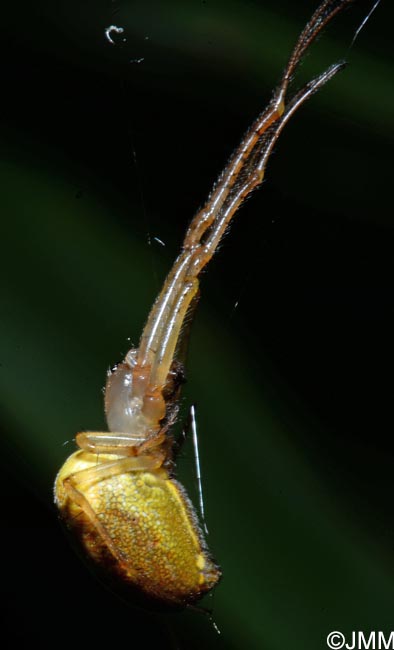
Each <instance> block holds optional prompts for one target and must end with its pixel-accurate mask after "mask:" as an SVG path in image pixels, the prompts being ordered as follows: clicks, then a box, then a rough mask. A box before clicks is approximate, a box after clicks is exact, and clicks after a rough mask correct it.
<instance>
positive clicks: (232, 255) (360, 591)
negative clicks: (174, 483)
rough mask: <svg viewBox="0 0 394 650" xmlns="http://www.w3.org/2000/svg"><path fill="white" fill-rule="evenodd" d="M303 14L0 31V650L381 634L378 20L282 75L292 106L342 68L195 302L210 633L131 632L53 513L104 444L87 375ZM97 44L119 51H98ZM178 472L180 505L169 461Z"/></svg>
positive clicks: (387, 348) (128, 8)
mask: <svg viewBox="0 0 394 650" xmlns="http://www.w3.org/2000/svg"><path fill="white" fill-rule="evenodd" d="M316 4H317V3H316V2H310V1H306V0H305V1H302V2H297V3H292V2H286V1H285V0H281V1H280V2H273V0H271V1H268V0H267V1H265V0H264V1H263V0H260V2H257V1H255V2H254V1H252V0H250V1H247V0H243V1H242V2H241V1H240V0H226V1H224V0H206V1H203V2H201V1H199V2H197V1H196V2H194V1H191V0H187V1H183V2H182V1H181V0H179V1H176V0H173V1H172V0H171V1H164V0H163V1H161V2H160V1H156V2H155V1H154V0H148V1H145V2H142V1H139V0H138V1H137V0H136V1H134V2H127V1H124V2H116V3H115V2H92V1H91V0H88V1H87V2H83V3H77V2H73V1H69V2H65V1H63V0H58V2H56V3H53V2H48V1H46V0H41V1H40V0H38V1H36V2H34V3H27V2H22V3H13V4H12V5H9V6H7V7H6V8H3V9H2V19H3V20H2V26H3V28H2V48H3V52H2V56H1V61H0V66H1V77H2V89H3V90H2V102H1V113H0V115H1V123H0V129H1V161H0V171H1V187H2V199H1V204H2V210H1V212H2V236H1V240H0V241H1V261H2V263H3V268H2V271H1V279H2V281H3V285H4V286H3V288H2V290H1V312H2V315H1V323H0V328H1V340H0V382H1V396H0V408H1V428H2V453H1V458H0V469H1V473H0V475H1V483H2V486H1V487H2V492H1V494H2V508H1V527H2V541H3V553H2V559H3V561H2V571H1V581H0V589H1V591H2V594H1V595H2V598H3V602H5V603H6V606H5V608H4V609H3V610H2V613H3V614H4V615H5V616H4V623H3V626H2V628H1V634H2V635H3V637H4V638H3V639H2V645H3V647H12V648H15V647H29V645H30V644H31V645H33V646H35V647H41V648H53V647H57V648H70V647H73V646H74V647H82V646H85V645H89V647H99V648H101V647H102V648H104V647H107V646H108V644H111V647H117V646H118V645H120V644H122V645H123V644H125V643H127V645H128V646H132V645H135V644H136V643H143V644H144V646H145V647H157V644H160V647H161V648H163V649H164V648H171V649H172V648H174V649H175V648H182V649H183V648H187V649H188V648H200V647H202V645H204V646H205V647H209V648H210V647H212V648H230V649H235V648H248V649H249V648H251V649H255V648H256V649H257V648H259V649H260V648H264V649H266V650H285V649H287V648H293V649H300V650H301V649H302V650H309V649H310V650H317V649H318V648H322V649H324V648H326V636H327V634H328V633H329V632H330V631H331V630H333V629H338V630H341V631H342V632H344V633H345V634H348V635H350V632H351V631H352V630H359V629H360V630H364V631H365V632H370V631H372V630H383V631H386V632H388V631H389V630H391V629H392V628H393V625H394V624H393V618H392V611H393V609H392V606H393V601H394V523H393V520H394V506H393V494H394V477H393V472H392V466H393V459H394V439H393V435H392V431H393V424H392V419H393V414H392V392H393V378H392V375H393V370H392V369H393V366H394V348H393V339H392V331H393V325H394V294H393V271H394V261H393V254H392V251H393V245H394V228H393V225H394V224H393V217H392V209H391V204H392V171H391V162H392V141H393V119H392V115H393V108H394V106H393V103H394V102H393V92H392V85H390V81H391V79H390V73H391V67H390V64H391V63H392V49H391V42H392V25H393V18H394V11H393V5H392V4H390V3H389V2H385V1H384V0H383V1H382V3H381V5H380V6H379V8H378V9H377V10H376V12H375V13H374V15H373V16H372V18H371V20H370V21H369V23H368V24H367V25H366V26H365V28H364V30H363V31H362V32H361V34H360V36H359V38H358V39H357V41H356V43H355V44H354V46H353V47H352V48H351V49H350V51H349V44H350V42H351V40H352V36H353V34H354V31H355V29H356V28H357V26H358V25H359V24H360V22H361V21H362V19H363V17H364V16H365V14H366V13H367V11H368V9H369V7H370V6H371V3H367V2H358V3H356V5H355V6H354V7H352V8H351V9H350V10H349V11H347V12H346V13H345V14H344V15H343V16H341V17H340V18H339V19H338V20H337V21H335V24H333V25H332V26H331V28H330V29H329V30H328V31H327V32H326V34H325V35H324V36H323V38H322V39H321V40H320V42H319V43H318V44H317V45H316V46H315V47H314V48H313V50H312V53H311V55H310V56H309V57H307V60H306V61H305V63H304V65H303V67H302V70H301V73H300V76H299V78H298V82H299V83H302V81H303V80H304V81H305V80H306V79H307V78H309V77H310V75H311V74H314V73H316V72H317V71H320V70H322V69H324V67H326V66H327V65H329V64H330V63H332V62H333V61H336V60H338V59H340V58H343V57H346V58H347V59H348V62H349V66H348V68H347V69H346V70H345V71H344V72H343V73H342V74H341V76H339V77H337V78H336V79H334V80H333V81H332V82H331V83H330V84H329V85H328V86H327V87H326V88H324V89H323V90H322V91H321V93H320V94H319V95H318V96H315V97H314V98H313V99H312V100H311V101H310V102H309V103H308V105H306V106H304V107H303V108H302V110H300V112H299V113H298V114H297V115H296V117H295V118H294V120H293V122H292V123H291V124H290V125H289V126H288V127H287V128H286V130H285V132H284V134H283V136H282V138H281V140H280V142H279V143H278V145H277V147H276V152H275V155H274V156H273V157H272V160H271V162H270V165H269V169H268V173H267V181H266V182H265V184H264V187H263V189H262V190H260V191H259V192H258V193H256V194H255V196H253V197H252V199H251V200H250V201H248V202H247V204H246V205H245V206H244V207H243V208H242V211H241V212H240V214H239V215H238V217H237V219H236V221H235V223H234V224H233V226H232V229H231V233H230V235H229V236H228V237H226V239H225V241H224V242H223V244H222V246H221V251H220V253H219V254H218V255H217V256H216V257H215V259H214V261H213V262H212V264H211V268H210V269H209V272H208V274H207V275H206V276H205V277H204V278H203V282H202V299H201V303H200V305H199V309H198V312H197V318H196V322H195V324H194V328H193V335H192V339H191V349H190V355H189V361H188V379H189V381H188V384H187V386H186V388H185V391H184V400H183V411H184V413H186V411H187V407H188V405H190V403H191V402H197V405H198V426H199V432H200V446H201V449H200V453H201V456H202V470H203V483H204V491H205V502H206V503H205V507H206V514H207V520H208V527H209V529H210V536H209V543H210V546H211V548H212V550H213V552H214V554H215V556H216V558H217V559H218V561H219V563H220V564H221V566H222V568H223V572H224V578H223V581H222V583H221V584H220V586H219V587H218V588H217V590H216V591H215V593H214V595H213V597H212V598H207V599H206V602H205V604H206V605H207V606H208V607H213V610H214V618H215V620H216V622H217V624H218V626H219V628H220V629H221V632H222V633H221V635H220V636H218V635H217V633H216V632H215V631H214V629H213V627H212V625H211V624H210V622H209V621H208V620H207V619H205V618H204V617H202V616H199V615H198V614H195V613H187V612H186V613H183V614H177V615H172V616H156V615H151V614H148V613H141V612H140V611H138V610H135V609H134V608H133V607H132V606H130V605H126V604H124V603H122V602H121V601H119V600H118V599H117V598H116V597H115V596H114V595H113V594H111V593H110V592H107V591H106V590H104V589H103V588H102V587H101V585H100V584H98V583H97V582H96V580H95V578H94V577H93V576H91V575H90V574H89V573H88V572H87V570H86V568H85V567H84V566H83V565H82V564H80V562H79V559H78V558H77V557H76V556H75V555H74V553H73V551H72V549H71V548H70V547H69V544H68V541H67V540H66V539H65V538H64V536H63V532H62V531H61V529H60V527H59V524H58V521H57V515H56V512H55V510H54V507H53V505H52V494H51V490H52V482H53V479H54V476H55V474H56V472H57V470H58V468H59V467H60V465H61V463H62V462H63V460H64V459H65V457H66V456H67V454H69V453H71V451H72V450H73V449H74V447H73V443H72V439H73V437H74V435H75V433H76V432H77V431H78V430H81V429H92V430H94V429H100V428H102V427H104V426H105V424H104V418H103V409H102V395H101V387H102V385H103V384H104V381H105V372H106V368H107V367H108V366H110V365H112V364H114V363H115V362H116V361H119V360H120V359H121V358H122V355H123V354H124V353H125V352H126V351H127V349H128V347H129V346H130V345H131V344H132V343H135V344H136V343H137V342H138V337H139V334H140V331H141V328H142V326H143V323H144V320H145V318H146V315H147V313H148V310H149V308H150V305H151V303H152V302H153V299H154V297H155V294H156V292H157V291H158V289H159V287H160V283H161V282H162V280H163V278H164V275H165V272H166V271H167V270H168V268H169V267H170V264H171V263H172V260H173V259H174V257H175V255H176V253H177V251H178V248H179V245H180V242H181V239H182V235H183V232H184V230H185V228H186V226H187V224H188V222H189V220H190V218H191V216H192V215H193V213H194V212H195V211H196V209H197V208H198V207H199V206H200V205H201V204H202V202H203V201H204V198H205V196H206V194H207V193H208V191H209V189H210V187H211V185H212V182H213V180H214V179H215V177H216V176H217V175H218V173H219V171H220V170H221V168H222V167H223V165H224V163H225V161H226V160H227V158H228V156H229V155H230V153H231V151H232V149H233V148H234V147H235V146H236V145H237V144H238V142H239V139H240V137H241V135H242V133H243V132H244V131H245V129H246V128H247V126H248V125H249V123H250V122H251V121H252V119H253V118H254V117H255V116H256V115H257V113H258V112H259V111H260V110H261V109H262V108H263V106H264V105H265V103H266V102H267V101H268V99H269V97H270V91H271V89H272V88H273V87H274V86H275V83H276V82H277V81H278V79H279V76H280V72H281V70H282V68H283V66H284V64H285V61H286V57H287V56H288V53H289V52H290V50H291V47H292V45H293V44H294V41H295V39H296V37H297V34H298V32H299V31H300V29H301V28H302V27H303V25H304V23H305V21H306V20H307V19H308V17H309V16H310V14H311V13H312V11H313V9H314V8H315V6H316ZM111 24H115V25H119V26H122V27H124V34H123V35H119V36H118V37H116V35H115V36H114V38H115V40H116V44H115V45H111V44H110V43H108V41H107V40H106V38H105V35H104V31H105V28H106V27H108V26H109V25H111ZM123 38H125V39H126V40H125V41H123ZM141 58H143V61H142V62H140V63H138V62H137V60H138V59H141ZM148 233H150V237H149V236H148ZM154 237H158V238H159V239H161V240H163V241H164V242H165V244H166V245H165V247H163V246H161V245H160V244H159V243H158V242H157V241H155V240H154V239H153V238H154ZM129 337H130V341H131V342H130V341H128V338H129ZM66 441H70V442H69V443H68V444H67V445H66V446H63V443H65V442H66ZM183 456H184V457H183V458H182V460H181V463H180V476H181V477H182V480H183V481H184V482H185V483H186V484H187V486H188V488H189V490H190V492H191V494H192V495H194V498H195V493H196V490H195V480H194V478H193V477H194V469H193V452H192V449H191V448H189V447H188V446H186V449H185V451H184V454H183ZM348 640H349V642H351V638H350V636H349V639H348Z"/></svg>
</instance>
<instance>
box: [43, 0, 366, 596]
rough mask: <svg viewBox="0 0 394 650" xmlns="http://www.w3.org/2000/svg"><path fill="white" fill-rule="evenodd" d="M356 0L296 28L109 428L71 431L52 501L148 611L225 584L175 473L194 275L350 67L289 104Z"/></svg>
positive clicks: (86, 547)
mask: <svg viewBox="0 0 394 650" xmlns="http://www.w3.org/2000/svg"><path fill="white" fill-rule="evenodd" d="M352 2H353V0H325V1H324V2H322V3H321V4H320V5H319V7H318V8H317V10H316V11H315V13H314V14H313V15H312V17H311V19H310V20H309V22H308V23H307V24H306V26H305V28H304V29H303V31H302V32H301V34H300V36H299V38H298V40H297V42H296V45H295V47H294V49H293V51H292V53H291V55H290V58H289V61H288V63H287V65H286V67H285V70H284V73H283V76H282V78H281V81H280V83H279V85H278V87H277V88H276V89H275V90H274V92H273V96H272V99H271V101H270V103H269V105H268V107H267V108H266V109H265V110H264V111H263V112H262V113H261V115H259V117H258V118H257V119H256V120H255V122H254V123H253V124H252V125H251V127H250V128H249V130H248V131H247V133H246V135H245V136H244V138H243V139H242V141H241V143H240V145H239V146H238V148H237V149H236V150H235V151H234V153H233V155H232V157H231V159H230V161H229V163H228V165H227V166H226V168H225V169H224V171H223V172H222V174H221V175H220V177H219V179H218V181H217V183H216V184H215V186H214V188H213V190H212V192H211V194H210V195H209V197H208V200H207V202H206V203H205V205H204V206H203V207H202V209H201V210H199V211H198V213H197V214H196V215H195V217H194V218H193V220H192V221H191V223H190V225H189V228H188V230H187V232H186V235H185V238H184V241H183V245H182V249H181V252H180V254H179V256H178V257H177V259H176V260H175V262H174V265H173V267H172V269H171V270H170V272H169V274H168V276H167V278H166V280H165V282H164V286H163V288H162V290H161V292H160V294H159V296H158V297H157V299H156V301H155V303H154V305H153V307H152V310H151V312H150V314H149V317H148V320H147V323H146V325H145V328H144V330H143V332H142V336H141V339H140V344H139V347H138V348H136V349H134V348H133V349H131V350H129V352H128V353H127V354H126V357H125V359H124V361H123V362H122V363H120V364H118V365H117V366H116V367H115V368H114V369H113V370H112V371H111V372H110V373H109V375H108V379H107V383H106V388H105V413H106V418H107V423H108V428H109V431H108V432H91V431H88V432H83V433H78V434H77V436H76V443H77V445H78V447H79V450H78V451H76V452H74V453H73V454H72V455H71V456H70V457H69V458H68V459H67V460H66V462H65V464H64V465H63V467H62V468H61V469H60V471H59V473H58V475H57V478H56V483H55V501H56V504H57V506H58V508H59V510H60V515H61V518H62V519H63V521H64V522H65V524H66V526H67V528H69V529H70V531H71V532H72V534H73V535H74V536H75V537H76V539H77V541H78V543H79V546H80V547H81V548H82V550H83V552H84V554H85V555H86V556H87V557H88V559H89V560H90V561H91V562H93V564H94V566H95V567H96V569H97V571H98V572H99V574H100V575H101V576H103V577H104V578H105V579H106V580H107V581H108V582H109V583H110V584H111V585H112V586H115V587H116V588H117V589H118V590H120V591H122V592H125V591H126V592H132V593H133V596H134V598H138V599H139V600H141V602H143V604H144V605H146V604H148V605H151V606H157V605H160V606H163V605H164V606H169V607H183V606H192V605H193V604H194V603H195V602H196V601H197V600H198V599H199V598H200V597H202V596H203V595H204V594H206V593H207V592H209V591H210V590H211V589H212V588H213V587H214V586H215V585H216V584H217V583H218V581H219V579H220V576H221V571H220V568H219V567H218V566H217V565H216V563H215V562H214V560H213V559H212V557H211V554H210V552H209V550H208V547H207V544H206V541H205V538H204V534H203V532H202V530H201V528H200V526H199V523H198V518H197V515H196V512H195V510H194V508H193V506H192V504H191V502H190V501H189V498H188V496H187V494H186V491H185V490H184V488H183V487H182V485H181V484H180V483H179V482H178V481H176V479H175V478H174V469H175V461H176V450H177V446H178V445H177V441H176V440H175V438H174V435H173V434H172V428H173V425H174V423H175V422H176V419H177V414H178V400H179V394H180V389H181V386H182V383H183V381H184V370H183V357H184V352H185V345H186V342H187V341H186V338H187V332H188V328H189V326H190V321H191V316H192V314H193V312H194V310H195V307H196V304H197V301H198V297H199V276H200V274H201V272H202V270H203V269H204V268H205V267H206V265H207V264H208V262H209V260H210V259H211V258H212V256H213V255H214V253H215V251H216V249H217V247H218V244H219V243H220V241H221V239H222V237H223V235H224V234H225V232H226V230H227V228H228V226H229V223H230V221H231V219H232V218H233V216H234V214H235V213H236V212H237V210H238V209H239V207H240V206H241V204H242V203H243V201H244V200H245V199H246V197H247V196H248V195H249V194H250V193H251V192H252V191H253V190H254V189H255V188H257V187H258V186H259V185H260V184H261V183H262V180H263V177H264V173H265V169H266V166H267V162H268V159H269V156H270V154H271V152H272V150H273V147H274V145H275V143H276V141H277V139H278V137H279V135H280V134H281V132H282V130H283V128H284V126H285V125H286V124H287V122H288V121H289V119H290V118H291V117H292V115H293V114H294V113H295V111H296V110H297V109H298V108H299V107H300V106H301V105H302V104H303V103H304V102H305V101H306V100H307V99H309V98H310V97H311V96H312V95H313V94H314V93H315V92H316V91H317V90H319V89H320V88H321V87H322V86H324V84H325V83H326V82H327V81H329V80H330V79H331V78H332V77H334V76H335V75H336V74H337V73H338V72H339V71H340V70H341V69H342V68H343V67H344V63H343V62H339V63H335V64H333V65H331V66H330V67H329V68H328V69H327V70H325V71H324V72H323V73H322V74H320V75H319V76H317V77H316V78H314V79H312V80H311V81H309V82H308V83H307V84H306V85H304V86H303V87H302V88H301V90H299V91H298V92H296V93H295V94H294V95H293V96H291V97H290V98H288V97H287V95H288V87H289V83H290V81H291V79H292V77H293V75H294V73H295V71H296V69H297V67H298V65H299V63H300V60H301V58H302V57H303V55H304V53H305V52H306V50H307V49H308V48H309V47H310V45H311V44H312V43H313V41H314V40H315V39H316V37H317V35H318V34H319V33H320V31H321V30H322V29H323V28H324V27H325V26H326V25H327V24H328V23H329V22H330V21H331V20H332V18H333V17H334V16H335V15H336V14H337V13H339V12H340V11H342V10H343V9H344V8H345V7H346V6H347V5H349V4H351V3H352Z"/></svg>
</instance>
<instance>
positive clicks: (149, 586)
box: [55, 451, 221, 606]
mask: <svg viewBox="0 0 394 650" xmlns="http://www.w3.org/2000/svg"><path fill="white" fill-rule="evenodd" d="M112 458H116V457H114V456H110V455H106V456H105V457H104V455H100V462H105V461H108V460H111V459H112ZM96 464H97V456H96V455H95V454H91V453H89V452H85V451H77V452H75V453H74V454H72V455H71V456H70V457H69V458H68V460H67V461H66V462H65V464H64V465H63V467H62V468H61V470H60V472H59V474H58V476H57V479H56V484H55V498H56V502H57V504H58V506H59V508H60V512H61V516H62V519H63V520H64V522H65V524H66V526H67V527H68V528H69V529H71V530H72V532H73V533H75V534H76V537H77V539H78V541H79V543H80V545H81V547H82V549H83V551H84V553H85V555H87V557H88V558H89V559H90V560H91V561H93V563H94V564H95V566H96V568H99V569H101V570H100V574H101V575H105V574H109V576H110V578H112V580H111V582H112V583H113V582H114V579H115V580H116V581H119V582H120V583H121V584H122V585H123V587H124V585H126V586H129V587H130V588H131V589H132V590H134V591H135V592H137V594H138V592H139V593H140V594H142V595H144V596H145V597H146V598H147V600H150V601H156V602H157V601H159V602H161V603H163V604H167V605H174V606H177V605H178V606H179V605H186V604H188V603H192V602H194V601H196V600H197V599H198V598H200V597H201V596H202V595H203V594H204V593H205V592H207V591H209V590H210V589H212V587H213V586H214V585H215V584H216V583H217V582H218V580H219V578H220V575H221V574H220V570H219V569H218V567H217V566H216V565H215V564H214V563H213V561H212V559H211V558H210V557H209V554H208V551H207V549H206V546H205V543H204V539H203V536H202V533H201V531H200V529H199V526H198V522H197V517H196V515H195V512H194V509H193V506H192V505H191V503H190V501H189V499H188V497H187V495H186V494H185V491H184V489H183V488H182V486H181V485H180V484H179V483H178V482H177V481H175V480H174V479H172V478H171V477H170V475H169V473H168V472H167V470H165V469H163V468H162V467H161V468H159V469H157V470H151V471H146V470H141V471H132V472H127V473H123V474H119V475H116V476H111V477H109V478H104V479H103V478H101V479H99V480H97V481H96V482H92V481H90V482H89V483H86V484H81V485H78V488H77V492H76V491H75V489H73V488H72V489H71V490H70V489H69V487H68V479H69V477H70V476H73V475H74V476H75V475H76V473H77V472H79V471H81V470H84V469H89V468H92V467H95V466H96Z"/></svg>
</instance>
